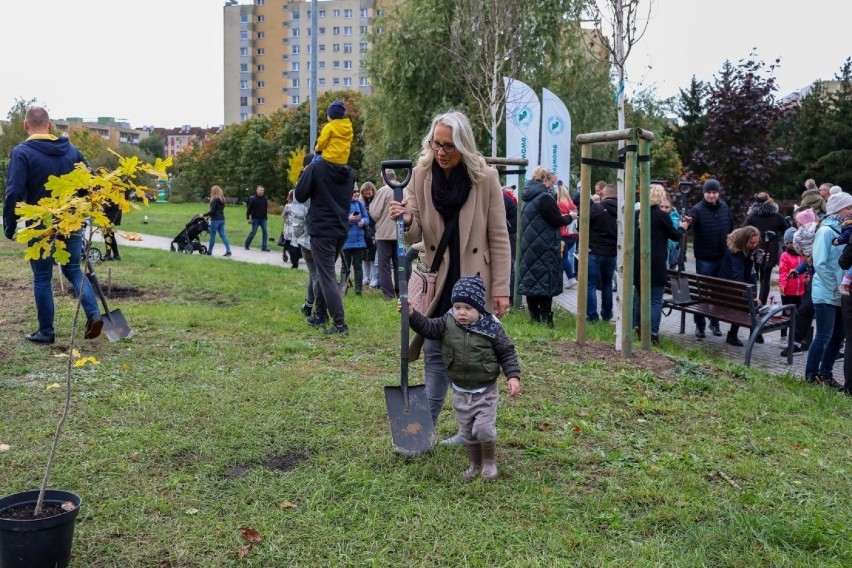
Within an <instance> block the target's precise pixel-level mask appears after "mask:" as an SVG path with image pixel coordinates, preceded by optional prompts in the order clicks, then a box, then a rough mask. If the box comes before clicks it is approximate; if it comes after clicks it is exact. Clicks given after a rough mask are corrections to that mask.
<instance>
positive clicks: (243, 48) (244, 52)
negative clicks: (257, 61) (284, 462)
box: [240, 47, 248, 57]
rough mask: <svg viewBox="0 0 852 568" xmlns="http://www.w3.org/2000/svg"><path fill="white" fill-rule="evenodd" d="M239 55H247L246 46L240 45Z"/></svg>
mask: <svg viewBox="0 0 852 568" xmlns="http://www.w3.org/2000/svg"><path fill="white" fill-rule="evenodd" d="M240 57H248V48H247V47H241V48H240Z"/></svg>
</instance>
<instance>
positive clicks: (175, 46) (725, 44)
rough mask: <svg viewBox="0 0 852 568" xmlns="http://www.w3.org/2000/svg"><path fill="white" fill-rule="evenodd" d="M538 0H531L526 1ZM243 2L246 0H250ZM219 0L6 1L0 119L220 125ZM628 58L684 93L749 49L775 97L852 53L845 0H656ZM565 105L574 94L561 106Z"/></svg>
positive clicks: (641, 75)
mask: <svg viewBox="0 0 852 568" xmlns="http://www.w3.org/2000/svg"><path fill="white" fill-rule="evenodd" d="M531 1H535V0H531ZM242 3H246V0H243V2H242ZM223 5H224V0H146V1H144V2H139V1H131V0H0V22H2V31H0V54H2V61H3V63H2V79H0V116H3V117H4V118H5V114H6V112H8V109H10V108H11V107H12V105H13V104H14V101H15V99H16V98H19V97H23V98H27V99H30V98H36V99H37V100H38V101H39V102H41V103H42V104H44V105H46V106H47V108H48V109H49V111H50V113H51V116H53V117H55V118H66V117H69V116H79V117H83V118H96V117H98V116H112V117H114V118H121V119H126V120H127V121H129V122H130V123H131V125H133V126H135V127H141V126H143V125H154V126H161V127H174V126H180V125H182V124H190V125H193V126H216V125H219V124H221V123H222V120H223V117H224V110H223V104H224V103H223V94H222V89H223V86H222V85H223V79H222V65H223V63H222V50H223V47H222V8H223ZM653 5H654V8H653V12H652V15H651V22H650V27H649V28H648V31H647V33H646V34H645V36H644V37H643V38H642V40H641V42H640V43H639V44H638V45H637V46H636V47H635V48H634V51H633V53H632V54H631V56H630V59H629V62H628V73H629V79H630V83H629V84H628V86H627V88H628V92H630V90H631V89H637V88H639V89H641V88H643V87H645V86H649V85H656V87H657V93H658V95H659V96H661V97H665V96H672V95H675V94H677V91H678V89H679V88H685V87H687V86H688V85H689V81H690V79H691V77H692V75H696V77H697V78H698V79H700V80H704V81H709V80H712V77H713V75H714V74H716V73H718V71H719V69H720V68H721V67H722V64H723V62H724V61H725V59H730V60H731V61H732V62H733V63H736V62H737V60H739V59H742V58H744V57H746V56H748V54H749V51H750V50H751V48H752V47H756V48H757V53H758V55H759V56H760V58H762V59H764V60H766V61H771V60H774V59H775V58H776V57H781V58H782V62H781V67H780V69H778V70H777V71H776V76H777V78H778V86H779V92H778V95H779V96H784V95H786V94H788V93H790V92H792V91H794V90H798V89H801V88H802V87H804V86H806V85H808V84H809V83H811V82H812V81H813V80H815V79H817V78H821V79H825V80H828V79H831V78H833V76H834V74H835V73H836V72H837V70H838V69H839V68H840V66H841V64H842V63H843V61H844V60H845V59H846V57H849V56H852V40H850V39H849V29H850V26H852V18H850V16H852V4H850V3H849V2H846V1H845V0H807V1H805V2H802V1H801V0H653ZM566 103H567V104H568V106H569V108H570V106H571V103H570V101H566Z"/></svg>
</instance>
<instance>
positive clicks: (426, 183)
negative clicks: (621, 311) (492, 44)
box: [374, 111, 510, 445]
mask: <svg viewBox="0 0 852 568" xmlns="http://www.w3.org/2000/svg"><path fill="white" fill-rule="evenodd" d="M376 199H378V197H377V198H376ZM374 205H375V202H374ZM390 208H391V214H390V216H391V219H394V220H395V219H396V218H397V217H399V216H402V220H403V223H404V225H405V226H406V227H407V230H406V232H405V240H406V242H407V243H408V244H409V245H411V244H414V243H416V242H417V241H420V240H421V239H422V241H423V246H424V251H425V252H424V255H423V261H424V264H425V265H426V266H429V267H430V268H432V269H433V270H434V269H435V268H437V277H436V281H435V298H434V300H432V304H431V305H430V306H429V309H428V310H427V313H425V314H424V315H425V316H427V317H430V316H431V317H434V316H436V315H438V314H443V313H446V312H447V311H448V310H449V309H450V306H451V305H452V304H451V297H452V290H453V286H454V285H455V283H456V282H457V281H458V280H459V278H461V277H462V276H464V275H472V274H478V275H479V276H480V277H482V280H483V283H484V285H485V302H484V306H485V307H486V308H488V307H490V308H491V310H492V313H493V314H494V315H496V316H497V317H498V318H500V317H503V315H504V314H505V313H506V310H507V309H508V308H509V274H510V269H509V264H510V261H509V259H510V253H509V233H508V230H507V229H506V209H505V207H504V205H503V192H502V191H501V189H500V182H499V178H498V176H497V170H495V169H494V168H491V167H489V166H487V165H486V164H485V160H484V159H483V158H482V156H481V155H480V154H479V152H478V151H477V148H476V138H475V137H474V135H473V128H472V127H471V126H470V121H469V120H468V118H467V117H466V116H465V115H464V114H462V113H460V112H457V111H450V112H447V113H445V114H441V115H438V116H436V117H435V118H433V119H432V124H431V125H430V127H429V131H428V132H427V133H426V135H425V136H424V137H423V141H422V145H421V150H420V158H419V160H418V161H417V166H416V167H415V168H414V170H413V171H412V175H411V183H410V184H409V185H408V188H407V190H406V197H405V199H403V201H402V202H397V201H392V202H391V207H390ZM442 241H443V246H442ZM439 248H445V249H446V252H444V253H443V254H442V255H440V257H439V258H436V255H437V251H438V249H439ZM379 268H381V266H380V267H379ZM421 347H422V349H423V353H424V370H425V381H424V382H425V384H426V396H427V398H428V399H429V405H430V409H431V412H432V421H433V423H435V424H437V423H438V416H439V415H440V413H441V409H442V407H443V405H444V398H445V397H446V394H447V388H448V383H449V381H448V378H447V373H446V368H445V367H444V361H443V358H442V355H441V343H440V342H439V341H436V340H432V339H425V338H424V337H423V336H422V335H419V334H416V335H415V336H414V338H413V339H412V342H411V345H410V348H409V359H410V360H412V361H413V360H416V359H417V358H418V357H419V356H420V350H421ZM461 443H462V439H461V437H460V436H459V435H458V434H457V435H455V436H453V437H452V438H449V439H447V440H444V441H443V442H442V444H444V445H447V444H461Z"/></svg>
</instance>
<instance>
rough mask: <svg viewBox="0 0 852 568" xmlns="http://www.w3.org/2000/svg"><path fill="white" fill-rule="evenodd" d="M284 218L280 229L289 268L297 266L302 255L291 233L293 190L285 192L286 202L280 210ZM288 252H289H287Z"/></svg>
mask: <svg viewBox="0 0 852 568" xmlns="http://www.w3.org/2000/svg"><path fill="white" fill-rule="evenodd" d="M281 218H282V219H283V220H284V229H283V230H282V231H281V232H282V235H283V239H284V253H283V255H282V257H283V260H284V262H287V260H288V259H289V261H290V268H299V259H300V258H301V257H302V255H301V252H300V250H299V245H298V244H297V243H296V237H295V235H293V190H292V189H291V190H290V192H289V193H288V194H287V204H286V205H285V206H284V210H283V211H281ZM288 253H289V254H288Z"/></svg>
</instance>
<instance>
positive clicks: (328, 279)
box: [295, 160, 355, 335]
mask: <svg viewBox="0 0 852 568" xmlns="http://www.w3.org/2000/svg"><path fill="white" fill-rule="evenodd" d="M354 187H355V172H354V171H352V168H350V167H349V166H341V165H338V164H333V163H331V162H327V161H325V160H323V161H321V162H314V163H311V164H309V165H308V166H307V167H306V168H305V169H304V171H303V172H302V175H301V177H300V178H299V182H298V183H297V184H296V193H295V197H296V200H297V201H300V202H302V203H305V202H306V201H307V200H308V199H310V200H311V208H310V209H309V210H308V216H307V219H306V220H305V228H306V230H307V233H308V234H309V235H310V237H311V254H312V255H313V258H314V265H315V267H316V273H317V292H316V304H315V306H316V314H315V315H313V316H311V317H309V318H308V320H307V321H308V323H309V324H311V325H313V326H314V327H318V328H325V327H326V325H327V324H328V316H327V314H328V313H330V314H331V318H332V320H333V321H334V325H332V326H331V327H329V328H328V329H326V330H325V333H326V334H327V335H333V334H340V335H349V327H348V326H347V325H346V321H345V314H344V312H343V300H342V298H341V297H340V291H339V289H338V287H337V280H336V274H335V270H334V263H335V261H336V260H337V255H338V254H339V253H340V250H341V249H342V248H343V244H344V243H345V242H346V236H347V235H348V233H349V207H350V204H351V203H352V189H353V188H354Z"/></svg>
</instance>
